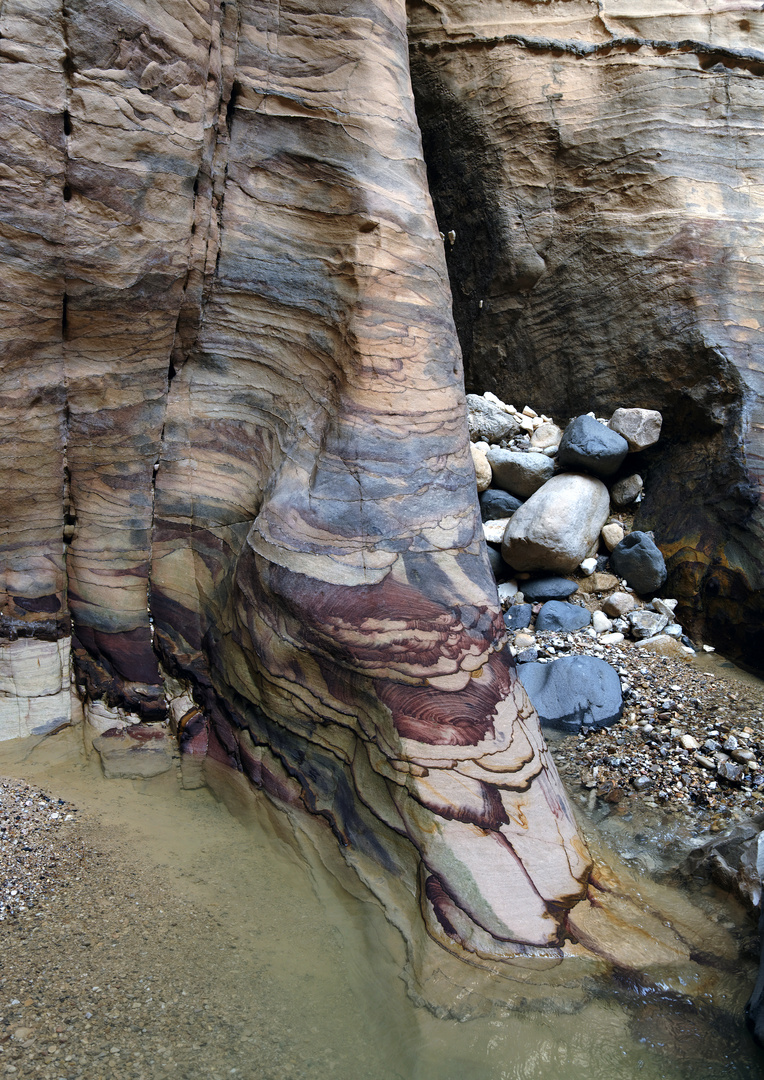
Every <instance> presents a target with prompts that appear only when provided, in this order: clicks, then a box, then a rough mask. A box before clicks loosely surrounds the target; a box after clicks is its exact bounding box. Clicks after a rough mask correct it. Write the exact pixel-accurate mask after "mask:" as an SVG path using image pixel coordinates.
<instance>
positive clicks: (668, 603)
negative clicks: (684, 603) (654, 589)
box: [652, 596, 677, 622]
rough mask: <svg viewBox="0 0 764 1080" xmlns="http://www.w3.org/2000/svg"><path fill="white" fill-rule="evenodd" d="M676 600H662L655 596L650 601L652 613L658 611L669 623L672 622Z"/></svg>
mask: <svg viewBox="0 0 764 1080" xmlns="http://www.w3.org/2000/svg"><path fill="white" fill-rule="evenodd" d="M676 605H677V601H676V600H664V599H663V597H661V596H656V597H654V598H653V601H652V608H653V611H659V612H660V613H661V615H665V616H666V618H667V619H668V620H669V622H673V621H674V609H675V608H676Z"/></svg>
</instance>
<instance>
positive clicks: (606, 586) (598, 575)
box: [578, 570, 618, 595]
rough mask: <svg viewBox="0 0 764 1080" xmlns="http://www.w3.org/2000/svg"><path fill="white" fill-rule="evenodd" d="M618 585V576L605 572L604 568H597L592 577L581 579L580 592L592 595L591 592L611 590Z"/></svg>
mask: <svg viewBox="0 0 764 1080" xmlns="http://www.w3.org/2000/svg"><path fill="white" fill-rule="evenodd" d="M617 585H618V578H617V577H613V575H612V574H605V573H603V571H602V570H597V571H596V572H595V573H594V574H592V575H591V577H588V578H583V579H582V580H581V581H579V583H578V588H579V590H580V592H582V593H586V594H587V595H590V594H591V593H603V592H610V590H611V589H615V587H616V586H617Z"/></svg>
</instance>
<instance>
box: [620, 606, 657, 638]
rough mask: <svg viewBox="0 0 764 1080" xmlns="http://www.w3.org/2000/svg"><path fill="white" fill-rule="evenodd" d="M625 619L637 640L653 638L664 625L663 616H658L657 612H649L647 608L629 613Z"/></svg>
mask: <svg viewBox="0 0 764 1080" xmlns="http://www.w3.org/2000/svg"><path fill="white" fill-rule="evenodd" d="M627 618H628V620H629V626H630V627H631V632H632V634H633V636H634V637H635V638H637V640H641V639H642V638H649V637H655V635H656V634H659V633H660V632H661V630H662V629H663V628H664V626H665V625H666V616H665V615H659V614H658V612H657V611H649V610H648V609H647V608H642V609H641V610H640V611H630V612H629V614H628V615H627Z"/></svg>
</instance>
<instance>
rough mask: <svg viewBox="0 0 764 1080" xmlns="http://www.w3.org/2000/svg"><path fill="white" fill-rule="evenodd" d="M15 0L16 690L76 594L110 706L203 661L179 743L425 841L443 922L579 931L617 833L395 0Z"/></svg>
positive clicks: (416, 851)
mask: <svg viewBox="0 0 764 1080" xmlns="http://www.w3.org/2000/svg"><path fill="white" fill-rule="evenodd" d="M0 32H1V33H2V39H0V59H1V60H2V61H3V69H2V71H3V75H2V92H3V93H4V95H5V98H4V108H3V111H2V114H1V115H2V117H3V120H2V124H3V134H4V138H3V143H2V153H3V164H2V172H0V177H1V178H2V180H1V183H2V188H1V189H0V190H1V197H2V200H3V202H2V206H3V210H2V218H1V219H0V221H1V224H0V229H1V230H2V233H1V235H2V243H3V249H4V253H3V259H4V264H5V267H6V270H7V273H6V278H5V281H4V294H3V309H2V311H3V316H2V317H3V326H4V328H5V329H4V334H5V338H6V341H7V343H8V344H7V349H8V351H7V357H8V360H7V363H6V364H5V365H4V369H3V379H4V390H3V397H2V407H3V410H4V416H5V425H4V431H5V435H6V456H5V460H4V463H3V464H4V475H5V476H6V477H7V479H6V480H5V481H4V483H5V487H4V492H5V496H6V497H5V514H6V523H5V528H4V553H5V557H4V562H3V570H4V575H5V580H4V584H5V590H6V592H5V598H4V609H3V633H4V641H5V642H6V644H4V645H3V646H1V648H5V649H6V650H8V651H9V659H8V664H7V665H6V667H7V669H8V671H9V673H10V674H9V676H8V680H6V681H7V682H8V686H7V687H6V685H5V683H3V686H2V687H0V689H2V690H3V692H6V691H7V693H8V695H9V702H10V704H9V708H12V707H13V690H14V688H16V689H17V696H18V694H20V693H21V692H22V683H23V678H22V677H21V676H19V678H17V679H16V680H15V681H14V657H16V655H17V653H18V650H19V649H21V648H24V649H27V650H28V649H29V647H30V643H31V645H34V646H35V647H36V648H37V647H38V646H39V645H40V644H45V645H47V646H49V647H52V648H56V643H57V642H59V641H61V640H63V639H65V638H66V637H67V636H68V634H69V631H70V628H71V635H72V653H73V657H74V675H75V681H76V686H77V694H78V700H79V698H82V699H83V700H84V702H85V709H86V714H87V715H88V717H89V719H90V721H91V723H92V724H95V725H96V726H99V725H100V727H101V728H102V729H103V728H105V727H107V726H109V725H110V724H113V723H115V722H117V723H119V722H121V719H129V718H134V717H135V716H140V717H141V718H143V719H144V720H152V719H160V718H162V717H163V716H164V715H165V685H166V683H167V682H168V681H170V682H172V685H173V686H178V685H181V686H182V687H185V688H186V689H187V690H188V689H190V691H191V692H192V693H193V697H194V699H195V702H196V706H197V709H196V711H194V709H191V710H188V711H187V713H186V715H185V722H184V723H183V722H182V723H181V727H182V734H181V742H182V745H183V746H184V748H185V749H186V750H187V751H188V752H189V753H190V754H192V755H193V753H194V752H196V751H202V750H203V751H206V753H207V754H208V755H209V757H210V758H211V759H212V760H213V761H217V762H220V763H223V764H225V765H228V766H231V767H232V768H233V769H235V770H238V771H239V772H241V773H243V774H244V775H245V776H246V777H248V778H249V779H250V780H251V781H252V782H253V783H255V784H257V785H262V786H265V787H266V788H267V789H268V790H269V791H270V792H271V793H272V794H274V795H275V796H277V797H278V798H280V799H281V800H282V801H284V802H287V803H292V804H298V805H301V806H305V807H307V808H308V809H309V810H311V811H312V812H314V813H316V814H319V815H321V816H323V817H324V818H325V819H326V820H327V821H328V823H329V825H330V826H331V828H332V830H333V831H334V833H335V834H336V836H337V837H338V839H339V840H340V841H341V843H342V844H343V846H344V847H345V848H346V850H348V852H349V853H350V857H352V855H353V853H354V852H355V853H360V855H363V856H370V857H371V859H372V860H373V861H374V862H376V863H377V864H381V865H382V866H383V867H384V868H385V869H386V870H387V871H388V872H389V873H390V874H396V875H404V876H406V875H407V876H408V877H411V875H412V867H413V868H414V871H413V888H414V889H415V890H416V888H419V893H420V903H421V905H422V910H423V912H424V914H425V918H426V919H427V921H428V925H429V927H430V929H431V932H432V934H433V935H434V936H436V937H437V938H438V939H439V940H442V941H443V943H444V944H447V945H448V944H450V945H454V946H456V945H457V944H458V945H459V946H461V947H463V948H467V949H469V950H470V951H471V952H473V953H477V954H479V955H481V956H489V957H492V956H497V957H503V956H506V955H509V954H515V953H517V952H518V951H523V950H524V949H527V948H531V949H533V948H539V947H540V948H545V949H546V948H548V947H553V948H554V947H557V946H558V945H559V944H560V943H561V941H562V937H563V934H564V932H565V925H566V924H565V913H566V910H567V909H568V908H570V906H571V905H573V904H575V903H576V902H577V901H578V900H580V898H581V897H582V896H583V895H584V892H585V888H586V881H587V878H588V873H589V867H590V860H589V857H588V854H587V852H586V850H585V848H584V847H583V845H582V844H581V841H580V840H579V838H578V836H577V833H576V829H575V825H574V823H573V820H572V817H571V813H570V809H569V807H568V805H567V803H566V801H565V797H564V795H563V794H562V790H561V787H560V784H559V780H558V778H557V774H556V772H555V769H554V766H553V764H552V763H551V761H550V760H549V759H548V756H547V752H546V749H545V747H544V745H543V742H542V741H541V739H540V736H539V732H538V726H537V721H536V718H535V716H534V715H533V713H532V710H531V708H530V706H529V703H528V701H527V698H526V697H525V695H524V692H523V691H522V689H521V687H520V686H519V684H518V683H517V681H516V679H515V675H514V670H513V667H512V664H511V660H510V659H509V657H508V654H507V651H506V650H504V648H503V645H504V640H505V634H504V627H503V623H502V619H501V612H500V610H499V607H498V603H497V598H496V591H495V586H494V584H493V578H492V576H491V573H490V569H489V565H488V561H487V557H486V554H485V548H484V545H483V543H482V533H481V527H480V521H479V517H478V514H477V506H476V499H475V486H474V484H475V480H474V469H473V466H472V462H471V456H470V451H469V444H468V439H467V427H466V419H465V409H464V400H463V389H462V373H461V366H460V360H459V354H458V348H457V344H456V337H455V333H454V329H453V323H452V320H451V314H450V296H449V291H448V286H447V278H446V268H445V262H444V258H443V251H442V244H441V241H440V238H439V235H438V230H437V225H436V223H435V218H434V215H433V212H432V207H431V203H430V200H429V195H428V192H427V182H426V176H425V169H424V164H423V160H422V155H421V144H420V139H419V133H418V128H417V124H416V119H415V116H414V111H413V100H412V96H411V91H410V84H409V73H408V60H407V42H406V30H405V12H404V11H403V6H402V4H401V3H397V2H396V3H385V2H384V0H380V2H379V3H374V2H370V0H365V2H364V3H363V4H358V5H351V6H348V5H346V4H342V5H340V4H331V3H330V4H328V5H324V6H323V7H322V9H321V10H320V11H318V10H316V8H315V6H313V5H309V4H307V3H304V2H300V0H297V2H294V3H291V4H286V5H285V4H284V3H283V2H282V3H279V4H276V3H272V2H267V3H266V2H263V3H258V2H255V0H239V2H236V3H227V4H225V5H223V4H219V3H217V2H216V0H163V2H162V3H161V4H158V3H152V2H148V0H146V2H139V0H133V2H132V3H127V4H126V3H116V2H109V0H105V2H104V3H102V4H99V5H92V4H89V3H87V2H86V0H75V2H69V3H66V4H63V5H62V4H61V3H53V2H50V3H47V4H46V3H43V4H31V3H30V2H28V0H16V2H13V0H11V2H9V3H7V4H5V5H4V7H3V12H2V26H0ZM14 650H15V651H14ZM11 654H13V655H11ZM18 655H20V654H18ZM24 656H25V657H27V654H26V653H25V654H24ZM27 659H28V657H27ZM54 660H55V665H57V666H55V670H54V668H53V666H51V667H50V669H49V671H48V676H49V677H48V683H50V687H48V686H47V684H46V686H45V687H43V686H42V684H40V687H39V690H40V694H41V695H42V696H47V697H50V698H55V700H56V703H57V704H56V707H55V708H51V709H49V710H48V713H46V717H45V719H44V722H42V723H39V724H36V726H35V722H34V721H28V720H23V718H22V716H21V713H20V712H19V713H18V726H19V729H20V730H19V731H18V732H16V731H15V730H11V727H10V726H8V728H7V732H8V733H10V734H15V733H16V734H17V733H23V728H24V724H26V729H27V730H30V729H31V730H35V731H42V730H50V729H51V728H52V727H55V726H56V724H57V723H60V722H61V715H59V714H60V709H59V708H58V706H59V705H60V703H61V699H62V696H64V697H65V696H66V692H67V685H66V684H67V678H68V669H67V661H66V657H65V656H64V655H63V653H62V652H61V650H60V649H56V655H55V658H53V657H52V656H51V658H50V663H51V665H53V664H54ZM0 662H2V657H0ZM160 663H161V671H160ZM4 671H5V668H2V669H0V674H2V673H3V672H4ZM50 672H53V675H54V676H55V678H53V677H52V676H51V675H50ZM51 679H52V681H51ZM28 685H29V684H28V683H24V686H27V687H28ZM178 700H180V699H178ZM186 700H187V701H188V700H189V699H188V698H187V699H186ZM17 712H18V710H17ZM54 714H55V715H54ZM190 714H193V716H191V715H190ZM24 715H25V716H26V714H24Z"/></svg>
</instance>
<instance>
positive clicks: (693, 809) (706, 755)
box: [536, 634, 764, 836]
mask: <svg viewBox="0 0 764 1080" xmlns="http://www.w3.org/2000/svg"><path fill="white" fill-rule="evenodd" d="M536 642H537V648H538V650H539V656H540V657H548V658H550V659H552V658H554V657H557V656H560V655H573V654H576V653H578V654H581V653H589V654H592V655H597V656H601V657H602V658H603V659H605V660H606V661H607V662H608V663H610V664H611V665H612V666H613V667H614V668H615V669H616V671H617V672H618V674H619V675H620V677H621V686H622V689H623V693H624V703H625V704H624V712H623V716H622V718H621V720H620V721H619V722H618V723H617V724H615V725H614V726H613V727H610V728H603V729H602V730H600V731H595V732H590V733H588V734H581V735H570V736H564V737H560V736H555V735H554V734H553V733H550V741H551V742H552V745H553V752H554V757H555V761H556V762H557V767H558V769H559V771H560V774H561V776H562V777H563V780H564V781H565V783H566V785H567V786H568V788H569V790H570V791H571V793H572V794H573V795H574V797H575V796H576V795H578V794H579V793H581V792H585V793H587V794H588V799H587V802H588V804H589V805H590V808H592V806H593V804H594V800H595V799H596V801H597V804H598V805H599V807H600V808H602V807H605V806H610V807H611V808H612V809H613V811H614V812H618V813H622V814H623V813H625V812H627V811H628V810H629V809H634V807H635V806H640V807H647V808H658V809H662V810H664V811H665V812H667V813H670V814H673V815H675V817H676V819H677V821H678V819H683V820H684V821H685V823H686V824H688V825H691V827H692V831H693V832H694V833H695V834H696V835H697V836H703V835H705V834H706V833H715V832H718V831H720V830H721V829H724V828H726V827H727V826H728V825H730V824H733V823H734V822H735V821H739V820H742V819H744V818H750V817H753V816H755V815H757V814H760V813H762V812H763V811H764V683H762V682H760V681H758V680H755V679H753V678H752V677H745V676H743V678H740V677H736V676H735V674H734V669H732V668H731V665H727V667H728V668H729V671H730V674H729V675H727V674H722V673H721V672H722V670H723V669H722V667H721V665H719V666H718V667H717V671H716V672H713V671H708V670H704V669H703V668H702V667H700V666H699V663H700V662H699V661H697V660H691V659H688V660H686V661H685V660H675V659H670V658H667V657H659V656H654V655H651V654H649V653H646V652H645V651H643V650H641V649H639V648H638V647H637V646H636V644H635V643H631V642H629V641H624V642H622V643H620V644H619V645H613V646H610V647H604V648H603V647H602V646H598V647H597V648H596V649H593V648H592V645H593V642H592V639H591V638H588V637H586V635H584V634H567V635H561V634H537V635H536ZM594 644H596V643H594ZM591 793H593V795H592V794H591ZM579 801H581V800H579Z"/></svg>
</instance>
